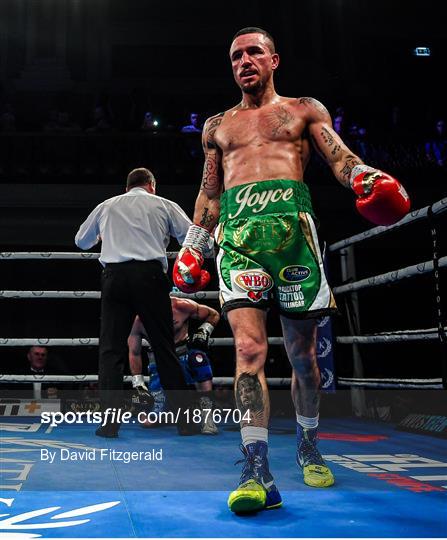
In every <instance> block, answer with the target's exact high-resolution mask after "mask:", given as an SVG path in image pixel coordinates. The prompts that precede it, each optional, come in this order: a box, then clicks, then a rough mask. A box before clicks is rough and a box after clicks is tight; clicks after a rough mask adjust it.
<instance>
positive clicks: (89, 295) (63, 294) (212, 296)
mask: <svg viewBox="0 0 447 540" xmlns="http://www.w3.org/2000/svg"><path fill="white" fill-rule="evenodd" d="M171 296H174V297H176V298H191V299H193V300H205V299H208V300H217V299H218V298H219V293H218V292H217V291H198V292H196V293H191V294H187V293H182V292H175V293H171ZM0 298H15V299H23V298H77V299H79V298H83V299H85V300H97V299H99V298H101V293H100V291H0Z"/></svg>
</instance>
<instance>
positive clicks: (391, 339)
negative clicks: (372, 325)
mask: <svg viewBox="0 0 447 540" xmlns="http://www.w3.org/2000/svg"><path fill="white" fill-rule="evenodd" d="M446 331H447V328H446ZM336 339H337V343H341V344H343V345H347V344H348V345H352V344H353V343H357V344H372V343H402V342H403V341H425V340H437V339H439V334H438V329H437V328H427V329H425V330H396V331H395V332H379V333H377V334H366V335H363V336H338V337H337V338H336Z"/></svg>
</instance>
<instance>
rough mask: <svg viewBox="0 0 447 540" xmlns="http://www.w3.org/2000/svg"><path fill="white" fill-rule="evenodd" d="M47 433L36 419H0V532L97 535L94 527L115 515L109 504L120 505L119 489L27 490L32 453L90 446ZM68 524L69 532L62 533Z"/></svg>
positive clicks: (17, 538)
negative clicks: (94, 490)
mask: <svg viewBox="0 0 447 540" xmlns="http://www.w3.org/2000/svg"><path fill="white" fill-rule="evenodd" d="M44 430H46V431H44ZM47 432H48V430H47V428H46V426H43V425H41V424H40V423H36V422H33V423H18V422H5V423H0V442H1V445H0V537H1V538H2V540H7V539H14V540H28V539H34V538H48V537H54V536H57V537H58V536H63V535H65V536H70V537H75V536H82V537H87V536H101V534H98V532H99V531H101V530H107V527H108V525H109V524H110V521H111V519H114V518H115V520H116V519H117V517H116V511H115V512H114V511H113V510H112V509H113V508H114V507H118V505H121V502H122V501H121V500H116V498H120V497H119V494H116V493H111V492H86V491H83V492H77V491H71V492H54V491H50V490H51V486H48V489H49V490H48V491H45V492H42V491H39V492H33V491H29V490H28V489H27V485H26V484H27V483H28V481H29V480H30V479H31V478H32V475H33V469H35V465H36V464H37V463H38V461H39V459H38V455H36V453H40V451H41V449H42V448H56V449H69V448H72V449H73V448H75V449H79V450H80V449H83V450H88V449H89V447H86V446H85V445H82V444H76V443H70V442H66V441H60V440H56V439H49V438H47V437H46V436H45V435H46V434H47ZM39 435H43V436H44V438H39ZM117 495H118V497H117ZM111 512H112V514H111ZM102 513H103V515H102ZM119 514H120V517H122V516H121V512H119ZM81 526H82V527H81ZM72 527H73V528H74V529H71V528H72ZM86 527H87V528H86ZM67 528H70V530H71V531H72V532H70V533H69V534H67V533H63V530H65V529H67ZM79 528H80V529H81V532H78V531H79ZM75 531H76V532H75ZM125 535H126V536H127V534H126V533H125Z"/></svg>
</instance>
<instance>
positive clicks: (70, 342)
mask: <svg viewBox="0 0 447 540" xmlns="http://www.w3.org/2000/svg"><path fill="white" fill-rule="evenodd" d="M268 342H269V345H282V344H283V342H284V340H283V338H282V337H271V338H268ZM98 343H99V339H98V338H0V347H31V346H33V345H37V346H39V345H41V346H45V347H47V346H48V347H79V346H84V347H85V346H98ZM143 345H144V346H146V347H147V346H149V343H148V342H147V341H146V340H145V339H143ZM210 345H215V346H227V345H234V339H233V338H231V337H228V338H210Z"/></svg>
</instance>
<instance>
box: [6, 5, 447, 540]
mask: <svg viewBox="0 0 447 540" xmlns="http://www.w3.org/2000/svg"><path fill="white" fill-rule="evenodd" d="M444 11H445V7H444V5H443V2H440V1H432V0H426V1H424V2H412V1H409V2H403V1H397V0H388V1H382V0H377V1H372V0H355V1H354V0H299V1H298V0H295V1H288V0H280V1H277V2H261V1H256V0H247V1H245V2H240V1H233V0H229V1H227V2H224V3H222V4H216V3H210V2H204V1H201V0H197V1H185V2H177V3H172V2H161V1H159V0H127V1H125V0H0V224H1V226H0V251H1V253H0V279H1V286H0V288H1V289H2V290H1V291H0V309H1V318H0V346H1V348H0V416H1V418H0V437H1V438H0V441H1V444H0V536H1V537H2V538H11V539H17V540H20V539H25V538H26V539H32V538H40V537H42V538H47V537H48V538H50V537H70V538H75V537H76V538H81V537H83V538H84V537H89V538H90V537H91V538H99V537H120V538H123V537H145V538H146V537H151V538H158V537H191V538H194V537H238V538H239V537H247V538H248V537H288V538H291V537H371V536H375V537H433V538H434V537H436V538H439V537H446V536H447V441H446V438H447V399H446V388H447V348H446V342H447V339H446V334H445V326H446V312H447V301H446V298H447V279H446V269H445V268H446V261H447V258H446V256H445V253H446V243H447V240H446V237H447V233H446V231H447V229H446V224H447V219H446V213H445V209H446V207H447V198H446V197H447V129H446V127H445V122H446V119H447V105H446V97H445V82H443V81H444V72H445V67H446V61H447V33H446V25H445V21H446V17H445V13H444ZM246 26H256V27H262V28H265V29H266V30H268V31H269V32H270V33H271V34H272V35H273V37H274V38H275V43H276V48H277V52H278V53H279V55H280V58H281V62H280V66H279V68H278V70H277V72H276V74H275V85H276V90H277V92H278V94H280V95H283V96H290V97H301V96H312V97H314V98H316V99H318V100H319V101H321V102H322V103H323V104H324V105H325V106H326V108H327V109H328V110H329V112H330V114H331V117H332V121H333V126H334V129H335V130H336V131H337V133H338V134H339V135H340V136H341V137H342V139H343V140H344V141H345V142H346V144H347V146H348V147H349V148H350V149H352V151H353V152H355V153H356V154H357V155H358V156H360V157H361V158H362V159H363V161H364V162H365V163H367V164H368V165H371V166H373V167H377V168H379V169H381V170H384V171H386V172H387V173H389V174H391V175H392V176H394V177H395V178H397V179H399V181H401V182H402V184H403V185H404V186H405V188H406V190H407V191H408V194H409V196H410V198H411V202H412V208H411V212H410V214H409V215H408V216H407V217H405V218H404V219H403V220H402V221H401V222H399V223H398V224H397V225H392V226H390V227H389V228H384V227H379V228H377V227H373V226H372V224H370V223H368V222H367V221H366V220H365V219H364V218H362V217H361V216H360V215H359V214H358V213H357V211H356V208H355V196H354V194H353V192H352V191H350V190H347V189H346V188H344V187H342V186H341V184H340V183H338V182H337V180H336V179H335V178H334V176H333V174H332V173H331V170H330V169H329V167H328V166H327V164H325V163H324V162H323V160H322V159H321V158H320V157H319V156H318V154H317V153H316V152H313V153H312V155H311V159H310V162H309V164H308V166H307V168H306V171H305V174H304V180H305V182H306V184H307V185H308V187H309V189H310V192H311V195H312V200H313V204H314V208H315V212H316V215H317V216H318V220H319V228H318V233H319V237H320V243H321V245H322V246H323V245H325V246H326V249H325V258H326V264H327V269H328V276H329V280H330V284H331V286H332V287H333V289H334V292H335V296H336V300H337V304H338V308H339V314H338V315H335V316H333V317H332V319H331V322H330V323H329V322H328V321H325V322H326V323H327V324H326V326H323V322H322V323H321V328H320V331H321V332H320V339H319V341H318V347H317V354H318V357H319V361H320V371H321V375H322V390H323V393H322V401H321V407H320V436H319V438H320V442H319V448H320V451H321V453H322V455H323V457H324V458H325V460H326V462H327V463H328V464H330V466H331V469H332V471H333V473H334V476H335V478H336V481H335V485H334V486H332V487H330V488H323V489H321V488H311V487H308V486H306V485H304V484H303V482H302V476H301V471H300V469H299V468H298V467H297V465H296V463H295V447H296V435H295V425H296V421H295V418H294V416H295V412H294V409H293V405H292V402H291V399H290V378H291V373H292V370H291V367H290V364H289V362H288V359H287V356H286V353H285V349H284V346H283V345H282V340H281V339H280V338H281V326H280V324H279V317H278V312H277V310H276V309H275V308H274V307H273V308H272V309H271V310H270V311H269V314H268V325H267V329H268V335H269V337H271V338H277V339H272V340H271V342H270V346H269V351H268V355H267V362H266V368H265V369H266V375H267V378H268V381H269V385H270V397H271V413H272V419H271V429H270V439H269V444H270V453H269V460H270V466H271V469H272V472H273V474H274V475H275V480H276V482H277V484H278V486H279V487H280V488H281V490H282V492H283V493H282V495H283V500H284V506H283V508H281V509H278V510H275V511H273V510H272V511H268V512H259V513H257V514H254V515H249V516H247V515H244V516H239V515H237V514H233V513H231V512H230V511H229V510H228V508H227V503H226V500H227V496H228V493H229V492H230V491H231V490H232V489H234V488H235V486H236V485H237V481H238V476H239V472H240V471H239V468H238V467H233V463H234V462H235V461H236V460H237V459H238V458H239V453H238V445H239V443H240V435H239V426H238V424H237V423H235V422H234V417H231V418H229V419H228V421H227V422H223V421H222V422H221V423H220V424H219V434H218V435H217V436H215V437H203V436H201V435H197V436H195V437H183V438H182V437H179V436H178V435H177V432H176V430H175V427H174V426H171V425H169V426H158V427H155V428H153V429H143V428H142V427H141V426H140V425H138V424H135V425H133V424H131V425H128V426H123V428H122V429H121V431H120V436H119V438H118V439H116V440H115V439H114V440H111V441H109V440H107V439H104V440H100V439H98V438H97V437H95V435H94V432H95V426H94V425H89V424H88V423H85V422H84V423H82V424H71V423H69V422H64V423H61V424H58V425H57V426H54V427H51V426H49V425H48V424H43V423H41V413H42V412H44V411H52V412H62V413H64V414H66V413H69V412H80V411H81V412H82V411H83V412H85V411H87V410H91V411H95V410H99V399H98V393H97V374H98V347H97V338H98V336H99V327H100V302H99V300H98V298H99V291H100V277H101V271H102V267H101V265H100V264H99V262H98V261H97V259H96V258H95V257H90V258H89V257H82V258H81V257H80V256H78V255H76V254H79V253H81V252H80V250H79V249H78V248H77V247H76V246H75V244H74V237H75V234H76V232H77V230H78V228H79V226H80V224H81V223H82V222H83V221H84V220H85V219H86V217H87V216H88V214H89V213H90V212H91V211H92V210H93V208H94V207H95V206H96V205H98V204H99V203H101V202H102V201H103V200H105V199H107V198H109V197H113V196H115V195H118V194H121V193H123V192H124V190H125V184H126V177H127V174H128V173H129V171H130V170H132V169H134V168H136V167H146V168H148V169H150V170H151V171H152V172H153V173H154V175H155V177H156V178H157V194H158V195H160V196H162V197H165V198H167V199H170V200H173V201H175V202H176V203H178V204H179V205H180V206H181V207H182V208H183V209H184V210H185V212H186V213H187V214H188V216H189V217H190V218H192V216H193V210H194V204H195V200H196V197H197V194H198V191H199V186H200V183H201V177H202V169H203V162H204V158H203V151H202V144H201V128H202V125H203V123H204V121H205V120H206V119H207V118H208V117H209V116H212V115H214V114H217V113H218V112H220V111H225V110H227V109H229V108H231V107H233V106H234V105H235V104H236V103H238V102H239V100H240V90H239V88H238V87H237V86H236V84H235V82H234V80H233V76H232V72H231V63H230V60H229V55H228V51H229V47H230V44H231V41H232V38H233V35H234V34H235V33H236V32H237V31H238V30H239V29H240V28H243V27H246ZM192 116H194V120H192ZM185 126H186V129H185ZM178 249H179V245H178V244H177V243H176V241H174V240H173V241H172V242H171V244H170V245H169V247H168V251H170V252H177V251H178ZM90 252H91V253H98V252H99V247H98V246H95V248H93V249H92V250H90ZM90 252H89V253H90ZM60 253H68V254H70V253H71V254H72V255H68V256H66V257H65V258H61V257H60V256H58V254H60ZM174 258H175V255H173V256H172V257H171V258H170V259H169V272H168V275H169V276H170V277H171V270H172V266H173V262H174ZM205 266H206V268H207V269H208V270H209V271H210V273H211V275H212V279H211V282H210V284H209V285H208V286H207V288H206V292H207V293H210V294H209V295H208V296H207V295H200V293H199V295H198V296H196V297H195V298H196V299H198V301H199V302H203V303H207V304H209V305H210V306H212V307H214V308H215V309H219V302H218V299H217V294H214V295H213V294H211V293H212V292H214V293H216V291H217V290H218V280H217V277H216V271H215V262H214V260H213V259H211V258H210V259H207V260H206V263H205ZM363 280H364V281H363ZM48 291H53V293H51V294H50V293H49V292H48ZM61 291H62V292H61ZM63 291H66V294H64V293H63ZM87 291H88V292H91V291H94V292H97V294H96V297H93V298H92V297H91V296H95V295H94V294H93V295H92V294H90V297H89V294H86V292H87ZM202 299H203V300H202ZM148 302H150V299H148ZM329 325H331V328H329ZM353 336H354V337H353ZM231 337H232V334H231V330H230V327H229V324H228V322H227V321H226V320H224V318H222V319H221V321H220V323H219V325H218V326H217V328H216V330H215V332H214V333H213V339H214V338H216V339H215V342H214V344H213V345H212V346H211V349H210V357H211V362H212V367H213V373H214V377H215V381H214V400H215V406H216V407H220V408H230V409H232V408H234V407H235V404H234V400H233V396H232V389H231V385H232V378H233V376H234V371H235V352H234V346H233V344H232V341H231V339H230V338H231ZM84 338H85V339H84ZM91 338H93V341H91ZM222 338H224V339H223V340H222ZM95 340H96V341H95ZM31 345H35V346H41V347H45V348H46V351H47V355H48V357H47V362H46V365H45V366H44V368H43V370H42V372H41V373H40V374H38V375H35V374H33V372H32V370H31V369H30V361H29V358H28V355H29V347H30V346H31ZM145 370H146V371H145V375H147V368H146V367H145ZM129 373H130V372H129V368H128V367H127V368H126V372H125V375H129ZM126 381H127V382H126V383H125V387H126V389H127V391H128V394H129V396H130V394H131V385H130V383H129V380H128V379H126ZM129 400H130V397H129ZM130 403H131V402H130V401H129V406H130ZM98 449H99V450H98ZM101 449H102V450H107V452H109V451H110V452H112V450H114V451H115V450H116V452H118V453H119V452H121V454H123V452H143V453H144V452H146V451H149V450H150V451H152V450H154V454H153V455H152V458H151V460H149V461H148V460H147V459H146V461H141V460H140V461H138V460H137V461H135V460H133V458H132V459H130V458H129V460H128V461H125V460H124V461H123V460H121V459H120V458H118V457H116V456H115V457H116V459H115V458H113V459H112V458H111V457H110V453H107V452H104V455H103V458H104V459H102V458H101V459H99V458H97V457H96V458H92V459H90V458H88V454H87V453H88V452H91V451H92V450H93V454H92V455H93V456H97V455H101ZM47 450H48V451H54V452H56V451H57V456H56V458H55V459H54V461H52V462H51V460H50V459H49V458H47V454H45V451H47ZM160 450H162V453H163V459H159V460H158V458H156V457H154V456H155V454H156V451H160ZM63 451H65V452H66V454H67V455H68V454H69V453H70V452H73V453H74V452H75V451H76V452H78V454H77V458H76V457H74V456H73V455H72V456H71V457H70V458H68V457H67V459H65V457H66V456H65V454H63ZM82 452H84V453H85V456H87V457H85V456H84V457H82V458H80V457H79V456H80V455H81V454H82ZM95 452H96V454H95ZM98 453H99V454H98ZM117 455H118V454H117ZM123 455H124V454H123ZM5 535H6V536H5Z"/></svg>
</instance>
